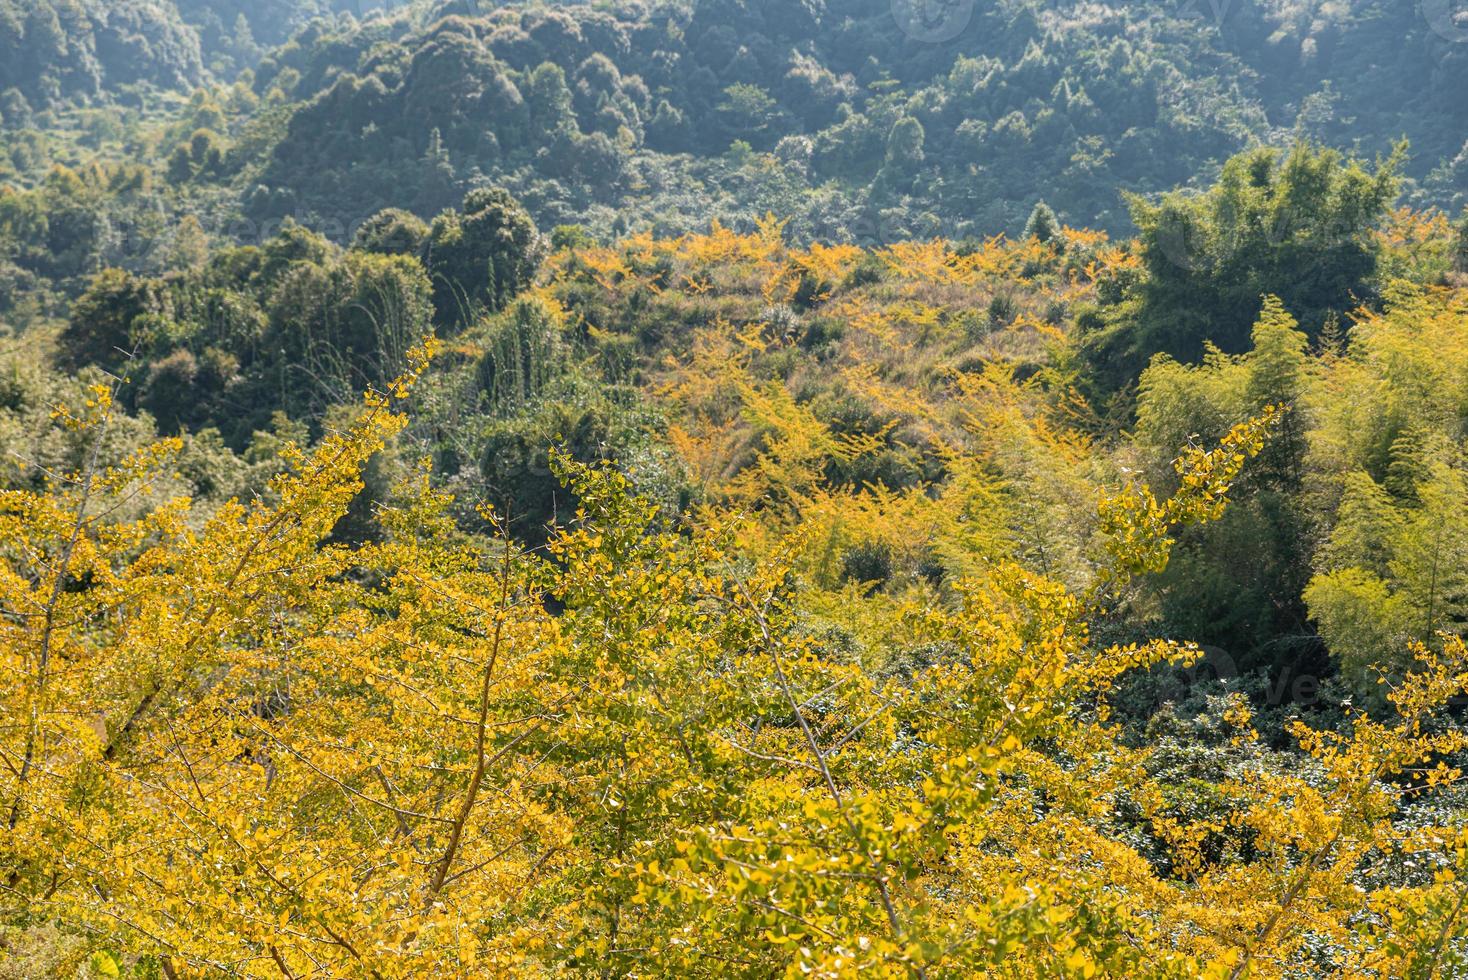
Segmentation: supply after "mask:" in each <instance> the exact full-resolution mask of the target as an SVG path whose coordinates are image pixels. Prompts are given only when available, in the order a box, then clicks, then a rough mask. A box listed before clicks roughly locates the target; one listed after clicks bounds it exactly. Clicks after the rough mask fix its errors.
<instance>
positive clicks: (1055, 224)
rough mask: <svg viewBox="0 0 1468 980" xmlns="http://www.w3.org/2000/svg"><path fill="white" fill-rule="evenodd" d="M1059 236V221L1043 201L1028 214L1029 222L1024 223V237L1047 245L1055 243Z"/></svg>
mask: <svg viewBox="0 0 1468 980" xmlns="http://www.w3.org/2000/svg"><path fill="white" fill-rule="evenodd" d="M1059 235H1060V219H1058V218H1056V217H1055V212H1054V211H1053V210H1051V208H1050V205H1048V204H1046V203H1045V202H1044V201H1040V202H1038V203H1037V204H1036V205H1035V209H1034V210H1033V211H1031V212H1030V217H1029V220H1028V221H1026V222H1025V230H1024V237H1025V238H1035V239H1038V240H1039V241H1042V242H1046V243H1049V242H1052V241H1055V240H1056V239H1057V237H1058V236H1059Z"/></svg>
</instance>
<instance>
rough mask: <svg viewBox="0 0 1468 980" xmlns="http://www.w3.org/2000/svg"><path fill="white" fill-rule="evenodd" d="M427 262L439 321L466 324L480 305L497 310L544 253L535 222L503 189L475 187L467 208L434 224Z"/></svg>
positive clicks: (527, 280)
mask: <svg viewBox="0 0 1468 980" xmlns="http://www.w3.org/2000/svg"><path fill="white" fill-rule="evenodd" d="M426 249H427V267H428V271H429V273H430V275H432V277H433V302H434V309H435V311H436V317H437V320H438V322H439V323H441V324H443V325H445V326H450V325H458V326H462V325H464V324H466V323H468V322H470V321H471V320H472V319H473V318H474V317H475V316H476V315H477V314H478V312H479V311H481V310H487V311H489V312H491V313H497V312H499V311H500V310H502V309H504V308H505V305H506V304H507V303H508V302H509V301H510V300H511V299H512V298H513V297H514V296H515V295H516V294H517V293H519V292H520V291H521V290H522V289H524V288H525V287H526V286H527V285H529V283H530V280H531V278H532V277H533V276H534V275H535V271H536V269H537V268H539V266H540V262H541V259H542V258H543V257H544V254H545V246H544V243H543V242H542V240H541V237H540V233H539V232H538V231H537V230H536V228H535V223H534V222H533V221H531V220H530V216H529V215H528V214H527V213H526V212H525V209H524V208H522V207H521V206H520V202H518V201H516V200H515V199H514V198H513V197H511V196H510V195H509V194H508V193H507V192H505V191H504V190H502V189H500V188H492V189H488V190H478V191H472V192H470V194H469V195H468V196H467V197H465V198H464V208H463V211H462V212H454V211H448V212H445V213H443V214H441V215H439V216H438V217H437V218H435V219H434V221H433V225H432V227H431V228H430V229H429V233H428V241H427V245H426Z"/></svg>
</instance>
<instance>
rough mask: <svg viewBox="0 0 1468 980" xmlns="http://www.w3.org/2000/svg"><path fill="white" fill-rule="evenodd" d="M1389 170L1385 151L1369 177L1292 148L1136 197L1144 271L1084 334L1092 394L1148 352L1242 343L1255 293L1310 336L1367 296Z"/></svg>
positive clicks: (1120, 380)
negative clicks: (1202, 182) (1185, 187)
mask: <svg viewBox="0 0 1468 980" xmlns="http://www.w3.org/2000/svg"><path fill="white" fill-rule="evenodd" d="M1396 166H1397V157H1395V156H1394V157H1393V158H1392V159H1391V160H1389V161H1388V162H1386V163H1385V164H1383V165H1381V166H1380V167H1378V168H1377V170H1376V171H1375V173H1371V172H1369V171H1367V170H1365V169H1363V168H1362V167H1361V166H1360V165H1359V164H1357V163H1354V162H1347V161H1346V160H1344V159H1343V158H1342V157H1341V156H1340V155H1339V154H1338V153H1335V152H1334V151H1331V150H1316V149H1312V148H1311V147H1310V146H1308V145H1306V144H1299V145H1296V146H1295V148H1294V149H1293V150H1291V151H1290V152H1289V153H1288V154H1281V153H1280V152H1278V151H1276V150H1272V149H1259V150H1253V151H1250V152H1248V153H1245V154H1241V155H1239V156H1236V157H1234V158H1232V159H1231V160H1229V162H1228V163H1227V164H1225V165H1224V168H1223V172H1222V174H1221V175H1220V177H1219V179H1218V182H1217V183H1216V184H1214V186H1213V187H1211V188H1210V189H1209V190H1208V191H1206V192H1205V193H1202V194H1196V195H1190V194H1187V193H1184V192H1176V193H1173V194H1170V195H1168V196H1166V197H1165V198H1164V199H1163V200H1162V201H1161V202H1160V203H1158V204H1150V203H1148V202H1146V201H1144V200H1142V199H1141V198H1133V199H1132V215H1133V218H1134V220H1135V221H1136V222H1137V225H1138V226H1139V227H1140V228H1141V238H1140V243H1141V249H1142V260H1143V262H1144V263H1145V269H1146V275H1145V277H1144V278H1142V279H1141V280H1140V281H1139V282H1138V283H1137V284H1136V285H1135V286H1134V287H1133V288H1132V289H1130V290H1129V291H1128V294H1127V298H1126V300H1125V301H1124V302H1123V303H1122V304H1121V305H1120V306H1119V307H1118V308H1117V309H1116V310H1114V311H1113V313H1112V319H1111V322H1110V324H1109V325H1108V327H1107V328H1106V329H1105V330H1103V331H1101V332H1099V333H1097V334H1095V335H1093V336H1090V337H1088V338H1087V339H1086V346H1085V351H1084V354H1085V356H1086V358H1087V360H1088V361H1089V363H1090V365H1091V370H1092V372H1093V374H1094V378H1095V381H1096V383H1097V385H1098V386H1099V389H1100V390H1101V391H1103V392H1108V393H1109V392H1114V391H1116V390H1118V389H1119V388H1121V387H1122V386H1124V385H1126V384H1127V383H1128V382H1130V380H1131V379H1132V377H1133V376H1134V375H1135V374H1136V373H1139V371H1140V369H1141V367H1142V365H1143V364H1145V362H1146V360H1147V358H1149V357H1150V356H1151V355H1152V354H1154V353H1156V352H1163V353H1166V354H1169V355H1171V356H1172V357H1175V358H1178V359H1179V360H1183V361H1196V360H1198V359H1200V358H1201V357H1202V356H1203V354H1204V352H1205V350H1206V346H1207V345H1208V344H1213V345H1215V346H1217V347H1218V348H1220V349H1221V350H1223V351H1225V352H1227V353H1238V352H1240V351H1242V350H1244V349H1245V347H1246V344H1247V341H1248V337H1249V330H1250V325H1251V324H1252V323H1253V322H1254V320H1255V318H1256V316H1257V315H1258V313H1259V303H1260V298H1261V297H1262V296H1264V295H1274V296H1278V297H1279V298H1280V300H1281V302H1282V303H1283V304H1284V307H1285V308H1286V309H1287V310H1289V311H1290V312H1291V313H1292V314H1293V315H1294V316H1295V317H1296V318H1297V319H1298V320H1299V321H1300V322H1301V324H1303V325H1304V329H1305V333H1306V335H1307V336H1310V337H1315V336H1318V335H1319V333H1320V331H1321V330H1322V329H1323V328H1324V327H1325V325H1326V323H1327V322H1329V321H1330V320H1332V319H1339V318H1341V317H1343V316H1344V315H1345V314H1346V313H1347V312H1349V311H1350V310H1351V309H1353V308H1354V307H1355V306H1356V305H1357V304H1359V303H1363V302H1369V301H1371V300H1372V298H1373V297H1374V295H1375V293H1376V290H1377V288H1378V284H1377V282H1376V281H1375V272H1376V262H1377V252H1378V248H1379V246H1378V245H1377V243H1376V240H1375V238H1374V234H1373V233H1374V231H1375V229H1376V227H1377V225H1378V224H1379V223H1380V222H1381V220H1382V219H1383V217H1384V216H1385V215H1386V212H1387V209H1388V208H1389V207H1390V206H1391V204H1392V202H1393V201H1394V200H1395V198H1396V194H1397V186H1398V185H1397V179H1396V176H1395V170H1396Z"/></svg>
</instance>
